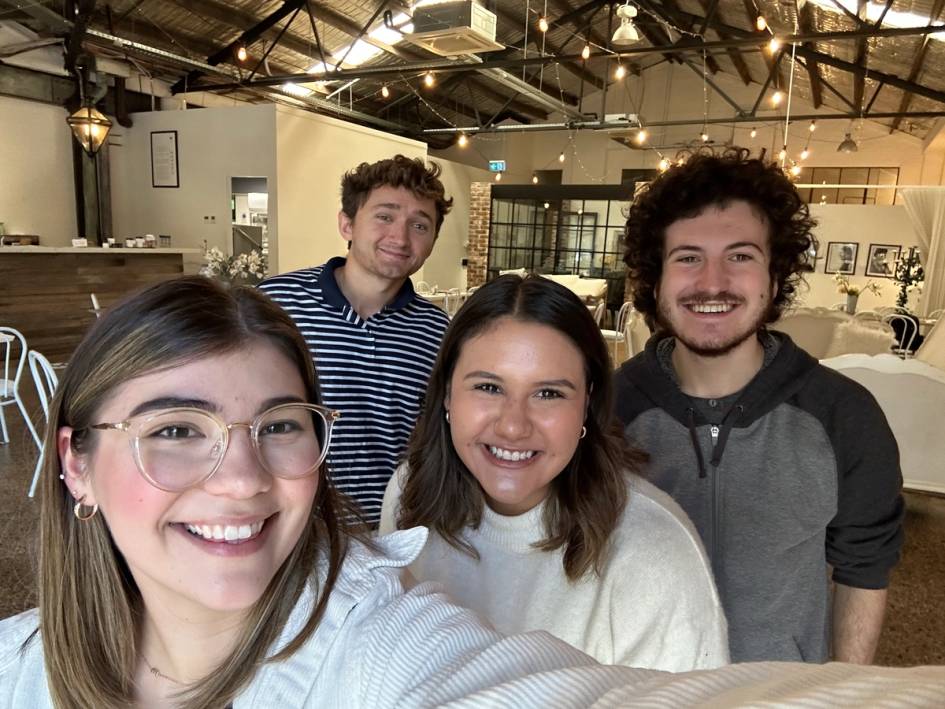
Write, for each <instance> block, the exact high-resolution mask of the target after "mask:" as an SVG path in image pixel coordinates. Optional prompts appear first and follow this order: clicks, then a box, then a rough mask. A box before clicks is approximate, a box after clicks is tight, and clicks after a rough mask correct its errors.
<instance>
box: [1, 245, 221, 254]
mask: <svg viewBox="0 0 945 709" xmlns="http://www.w3.org/2000/svg"><path fill="white" fill-rule="evenodd" d="M4 253H11V254H202V253H203V249H160V248H158V249H137V248H135V249H129V248H120V249H103V248H102V247H100V246H0V254H4Z"/></svg>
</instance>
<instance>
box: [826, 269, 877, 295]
mask: <svg viewBox="0 0 945 709" xmlns="http://www.w3.org/2000/svg"><path fill="white" fill-rule="evenodd" d="M833 280H834V281H836V283H837V292H838V293H845V294H846V295H859V294H860V293H862V292H863V291H865V290H868V291H869V292H870V293H873V294H874V295H879V293H880V291H882V290H883V287H882V285H880V284H879V283H877V282H876V281H867V282H866V284H865V285H862V286H858V285H856V284H855V283H850V279H849V278H847V277H846V275H845V274H843V273H837V274H834V277H833Z"/></svg>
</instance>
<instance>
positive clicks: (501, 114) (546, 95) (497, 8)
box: [0, 0, 945, 147]
mask: <svg viewBox="0 0 945 709" xmlns="http://www.w3.org/2000/svg"><path fill="white" fill-rule="evenodd" d="M631 2H632V4H633V5H635V6H636V7H637V8H638V15H637V18H636V20H635V24H636V26H637V28H638V30H639V31H640V34H641V41H640V42H639V43H637V44H635V45H633V46H632V47H630V48H629V49H628V50H627V51H626V52H625V53H622V54H621V61H622V62H624V63H626V65H627V66H628V67H629V68H630V70H631V71H634V72H637V73H639V72H642V73H643V74H644V75H645V73H646V72H647V71H648V70H650V69H652V68H653V67H654V66H656V65H659V64H661V63H664V62H667V61H671V62H678V63H680V64H685V63H689V64H690V65H691V66H692V67H693V70H695V71H698V72H699V73H700V74H701V73H702V61H703V52H704V53H705V60H706V66H707V75H708V79H709V82H708V83H709V85H711V86H712V89H711V90H712V91H715V92H717V93H718V94H719V95H720V96H721V98H722V99H723V100H724V101H726V103H729V104H731V106H732V113H733V115H735V116H736V119H742V120H752V119H753V118H754V117H755V115H756V112H757V111H758V110H760V109H759V105H760V101H756V102H754V105H741V104H739V103H738V102H736V101H734V100H732V99H731V97H728V96H726V95H725V93H724V91H723V90H722V89H720V88H717V87H716V86H715V83H716V82H714V81H712V78H713V77H714V76H716V75H717V74H718V73H721V74H728V75H731V76H733V77H735V78H736V79H737V80H739V81H741V82H743V83H744V84H745V85H748V86H752V87H754V88H755V89H756V90H757V91H758V94H757V95H758V96H759V97H760V96H761V95H762V94H763V92H764V91H766V90H768V89H770V88H771V87H772V86H778V87H784V86H785V85H786V84H785V81H786V79H785V76H786V72H788V71H789V67H790V63H789V62H790V57H791V52H792V51H795V52H796V57H795V59H796V61H797V62H798V64H799V66H800V67H802V68H800V69H799V70H797V71H795V72H794V83H793V92H794V93H795V95H796V96H798V97H800V98H802V99H804V100H805V101H808V102H809V103H811V104H812V105H813V106H814V107H815V109H817V110H818V111H819V112H821V113H826V114H829V115H833V116H847V117H849V118H858V117H863V118H866V119H871V120H876V121H878V122H880V123H882V124H884V125H886V126H887V127H889V128H890V130H894V129H899V130H906V131H908V132H910V133H912V134H913V135H916V136H918V137H923V136H924V135H925V134H926V133H927V132H928V131H929V130H930V129H931V126H932V123H933V122H934V120H935V118H936V117H937V116H938V115H945V42H943V41H939V40H938V39H933V34H932V33H930V32H929V31H928V29H925V30H922V29H921V27H922V26H925V25H929V24H931V25H938V24H939V19H938V18H939V17H940V15H941V13H942V9H943V6H945V0H915V1H908V0H889V2H886V1H885V0H883V1H882V2H880V3H874V4H873V5H874V8H873V14H872V15H868V10H870V7H869V6H868V5H867V3H866V2H865V1H864V0H858V2H857V3H854V4H851V5H850V7H852V8H854V9H853V11H852V12H851V11H849V10H844V9H843V7H841V5H840V2H841V0H807V1H806V2H803V1H802V2H797V1H796V0H631ZM485 4H486V6H487V7H488V8H489V9H491V10H492V11H494V12H495V14H496V16H497V18H498V19H497V33H496V40H497V41H498V42H499V43H501V44H503V45H505V47H506V48H505V49H502V50H498V51H494V52H488V53H483V54H479V55H477V58H476V57H470V56H466V57H460V58H458V59H455V60H448V59H443V58H442V57H439V56H437V55H435V54H433V53H431V52H429V51H427V50H425V49H423V48H421V47H419V46H416V45H414V44H411V43H409V42H405V41H395V42H394V43H393V44H389V43H384V42H379V41H375V42H374V44H375V46H378V47H380V48H381V51H380V52H379V54H377V55H376V56H375V57H373V58H371V59H369V60H367V61H366V62H364V63H363V64H360V65H352V64H350V63H347V64H345V65H342V67H341V68H340V69H339V70H336V71H335V72H331V73H330V78H331V81H327V82H323V83H313V82H312V81H311V80H312V78H313V76H312V75H306V73H305V72H306V71H308V70H309V69H310V68H311V67H312V66H313V65H315V64H318V63H319V62H321V61H322V56H323V54H324V56H325V57H326V59H328V63H329V65H330V66H332V65H333V64H332V60H331V57H332V55H333V54H337V53H338V52H339V51H340V50H342V49H343V48H345V47H347V46H350V45H351V44H352V42H353V41H354V40H355V39H357V38H361V37H367V33H368V32H369V31H373V30H374V29H375V28H377V27H379V26H381V25H382V24H383V22H384V18H385V15H387V17H388V18H389V17H393V16H396V15H397V14H398V13H402V12H406V13H407V14H408V15H409V14H410V10H409V8H408V7H407V6H406V5H405V4H404V3H402V2H400V0H396V1H391V2H384V1H383V0H382V1H381V2H377V0H365V1H364V2H351V1H349V0H269V1H263V2H260V1H258V0H232V1H230V2H223V0H112V2H110V3H109V4H107V5H106V4H103V3H96V2H93V1H91V0H71V1H67V2H65V3H63V2H61V1H60V0H41V1H40V2H30V3H25V4H24V3H22V2H18V1H17V0H0V21H3V22H10V21H14V22H19V23H21V24H24V25H27V26H29V27H30V28H31V29H33V30H35V31H37V32H39V33H40V36H41V37H43V36H50V35H53V36H61V37H63V38H64V41H65V43H66V46H67V47H68V46H69V43H70V42H73V43H75V42H76V41H77V40H80V41H81V42H82V44H83V46H84V48H85V49H86V50H87V51H89V52H91V53H92V54H96V53H98V54H103V55H106V56H111V57H115V56H121V57H124V58H126V59H129V60H131V61H132V62H133V63H135V64H136V65H137V66H139V68H141V69H142V70H143V71H145V72H147V73H148V74H150V75H153V76H155V77H156V78H161V79H165V80H167V81H169V82H171V83H173V84H174V85H175V86H174V90H175V91H185V90H197V89H201V90H208V91H218V92H228V93H231V94H236V95H239V96H241V97H244V98H247V99H248V100H252V101H260V100H273V99H274V98H275V97H278V98H279V100H291V101H296V102H298V101H300V100H301V101H302V103H303V105H304V106H306V107H308V108H310V109H311V110H318V111H327V112H330V113H338V112H339V111H340V112H342V115H343V116H344V117H346V118H347V119H349V120H355V121H359V122H363V123H367V124H373V125H382V126H383V127H385V128H387V129H394V130H398V131H399V132H401V133H403V134H405V135H410V136H413V137H418V138H421V139H425V140H427V141H428V142H431V144H433V145H435V146H437V147H439V146H442V145H443V144H445V143H446V142H447V141H448V140H452V136H449V135H443V134H430V133H424V130H427V129H436V128H449V127H455V126H456V125H460V126H478V127H480V128H481V129H489V128H490V127H492V126H494V125H495V124H497V123H499V122H501V121H503V120H506V119H512V120H514V121H517V122H518V123H521V124H524V125H536V124H542V123H546V122H548V121H549V119H550V117H552V116H554V118H551V119H552V120H556V121H561V120H562V119H561V115H562V114H563V115H564V116H565V118H564V121H566V122H573V123H588V124H590V123H592V122H593V121H597V120H600V117H599V116H597V115H594V114H587V113H581V112H580V111H579V110H578V106H579V105H580V99H581V97H582V96H587V95H588V94H590V93H596V92H597V91H598V90H600V89H601V88H603V87H605V86H609V85H612V84H613V82H614V78H613V76H612V74H611V72H612V69H613V61H612V59H613V54H612V51H613V50H614V49H616V48H613V47H611V46H610V45H609V39H608V38H609V37H610V35H611V33H612V32H613V29H614V28H616V27H617V25H618V24H619V19H618V18H617V17H615V16H614V15H613V10H614V8H615V7H616V5H614V4H612V3H611V2H608V1H607V0H589V1H587V2H582V1H581V0H545V2H544V3H537V2H530V3H526V1H525V0H494V1H493V2H489V3H485ZM545 8H547V10H545ZM538 11H541V12H545V11H547V19H548V21H549V24H550V28H549V31H548V32H547V33H545V34H542V33H541V32H539V31H538V29H537V21H538V16H539V15H538ZM884 11H885V14H883V13H884ZM902 12H911V13H915V14H916V15H918V16H919V17H918V18H913V20H914V21H913V23H912V24H911V25H910V26H911V27H912V29H911V30H910V29H908V28H906V29H902V28H901V27H900V28H899V29H897V28H895V27H893V26H892V25H893V24H894V23H891V22H890V21H888V20H887V18H890V19H892V18H894V16H895V13H902ZM877 13H878V14H882V15H883V17H882V21H881V22H878V21H873V20H868V19H861V18H867V17H868V16H869V17H874V18H875V17H877ZM890 13H892V14H890ZM758 14H762V15H763V16H764V17H765V19H766V20H767V22H768V25H769V30H766V31H764V32H760V31H758V30H757V29H756V28H755V18H756V16H757V15H758ZM929 17H931V18H932V20H931V22H928V21H927V20H926V19H924V18H929ZM900 24H901V23H900ZM907 24H908V23H907ZM942 26H943V27H945V25H942ZM83 28H84V30H85V31H82V30H83ZM771 33H774V34H776V35H777V36H779V37H790V36H794V37H797V38H798V39H799V40H801V41H798V42H797V44H796V45H794V47H793V48H792V45H790V44H785V45H784V46H783V48H782V49H781V50H780V51H779V52H776V53H775V54H774V55H771V54H770V53H768V52H765V51H761V48H762V46H763V44H764V42H765V41H766V39H767V38H768V37H770V35H771ZM938 36H939V37H942V38H943V39H945V34H939V35H938ZM114 38H121V39H122V40H126V41H128V42H136V43H137V44H129V43H127V42H125V43H122V44H121V45H118V44H116V41H115V39H114ZM585 42H589V43H590V46H591V49H592V58H591V59H590V60H589V61H587V62H585V61H583V60H582V59H581V57H580V56H579V55H580V53H581V50H582V48H583V47H584V45H585ZM240 45H243V46H245V47H246V49H247V51H248V54H249V56H248V58H247V59H246V60H245V61H242V62H241V61H239V60H238V59H237V57H236V54H235V48H236V47H237V46H240ZM156 50H157V51H156ZM607 59H611V61H607ZM335 60H337V57H336V58H335ZM522 60H525V61H522ZM536 60H537V61H536ZM0 61H2V60H0ZM477 62H482V65H481V66H480V65H478V64H477ZM427 69H434V70H435V72H436V85H435V86H434V87H433V88H426V87H423V86H422V76H423V74H424V73H425V71H426V70H427ZM379 72H383V73H379ZM523 77H525V82H522V78H523ZM352 81H354V83H350V82H352ZM285 83H297V84H299V85H301V86H303V87H307V88H309V89H311V90H314V93H312V94H311V95H310V96H309V97H307V98H304V99H299V98H298V97H287V96H286V94H285V93H284V91H283V90H282V88H281V87H282V86H283V85H284V84H285ZM385 85H386V86H387V87H388V88H389V90H390V92H391V95H390V97H389V98H386V99H385V98H384V97H382V96H381V87H382V86H385ZM332 94H334V95H332ZM329 97H330V98H329ZM585 110H586V106H585Z"/></svg>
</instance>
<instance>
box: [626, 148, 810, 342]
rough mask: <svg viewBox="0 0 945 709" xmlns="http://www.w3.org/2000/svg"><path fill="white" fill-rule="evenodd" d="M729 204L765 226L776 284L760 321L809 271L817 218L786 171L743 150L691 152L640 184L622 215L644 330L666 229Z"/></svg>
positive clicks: (777, 309)
mask: <svg viewBox="0 0 945 709" xmlns="http://www.w3.org/2000/svg"><path fill="white" fill-rule="evenodd" d="M735 201H744V202H747V203H748V204H749V205H751V207H752V209H753V210H754V211H755V213H756V214H757V215H758V216H759V217H761V218H762V219H763V220H764V222H765V224H767V226H768V245H769V247H770V251H771V262H770V267H769V272H770V274H771V279H772V280H773V281H774V282H775V283H776V284H777V286H778V292H777V294H776V295H775V296H774V298H773V300H772V302H771V307H770V309H769V311H768V319H767V322H769V323H771V322H774V321H775V320H777V319H778V318H779V317H780V316H781V312H782V311H783V310H784V308H786V307H787V306H789V305H790V304H791V303H792V302H793V300H794V297H795V294H796V291H797V287H798V285H799V284H800V283H801V282H802V281H803V274H804V273H808V272H810V271H812V270H813V268H812V266H811V265H810V262H809V258H808V255H807V252H808V249H810V248H811V246H814V247H816V245H817V240H816V239H815V238H814V235H813V234H812V233H811V232H812V230H813V229H814V227H815V226H817V221H816V220H815V219H813V218H812V217H811V216H810V211H809V210H808V207H807V205H806V204H805V203H804V202H803V201H802V200H801V197H800V195H799V194H798V192H797V189H796V188H795V187H794V184H793V183H792V182H791V180H790V179H789V178H788V176H787V175H785V174H784V172H783V171H782V170H781V168H780V167H778V166H777V164H775V163H770V162H765V161H763V160H760V159H758V158H750V157H749V151H748V150H747V149H745V148H728V149H726V150H725V151H723V152H722V154H720V155H716V154H714V153H712V152H698V153H696V154H693V155H692V156H690V157H689V159H688V160H686V161H685V162H684V163H683V164H681V165H674V166H673V167H671V168H670V169H669V170H667V171H666V172H664V173H663V174H662V175H660V176H658V177H657V178H656V179H654V180H653V181H652V182H651V183H650V184H649V185H648V186H647V187H645V188H644V189H643V190H642V191H641V192H640V193H639V194H638V195H637V197H636V199H634V201H633V203H632V204H631V205H630V209H629V212H628V215H627V229H626V239H627V249H626V252H625V254H624V261H625V262H626V264H627V268H628V272H627V275H628V277H629V280H630V284H631V289H632V298H633V307H635V308H636V309H637V310H639V311H640V312H641V313H643V315H644V317H645V319H646V322H647V324H648V325H649V326H650V328H654V327H655V326H656V325H657V299H656V290H657V288H658V286H659V283H660V279H661V277H662V275H663V244H664V240H665V237H666V229H667V227H669V226H670V225H671V224H673V223H674V222H676V221H678V220H680V219H691V218H693V217H697V216H699V215H700V214H701V213H702V212H703V211H704V210H705V209H706V208H708V207H713V206H715V207H721V208H724V207H726V206H728V205H729V204H731V203H732V202H735Z"/></svg>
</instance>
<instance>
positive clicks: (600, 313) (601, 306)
mask: <svg viewBox="0 0 945 709" xmlns="http://www.w3.org/2000/svg"><path fill="white" fill-rule="evenodd" d="M592 307H593V311H592V312H593V314H594V322H595V323H596V324H597V327H600V326H601V323H603V322H604V311H605V310H607V303H605V302H604V301H601V302H599V303H598V304H597V305H594V306H590V305H589V306H587V308H588V310H590V309H591V308H592Z"/></svg>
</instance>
